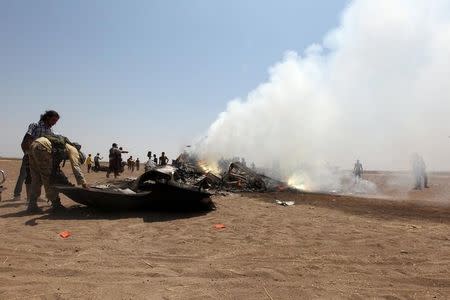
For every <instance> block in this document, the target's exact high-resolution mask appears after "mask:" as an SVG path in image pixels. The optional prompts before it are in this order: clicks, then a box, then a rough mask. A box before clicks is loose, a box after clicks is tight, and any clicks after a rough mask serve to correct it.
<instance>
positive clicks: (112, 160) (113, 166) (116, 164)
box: [106, 143, 122, 178]
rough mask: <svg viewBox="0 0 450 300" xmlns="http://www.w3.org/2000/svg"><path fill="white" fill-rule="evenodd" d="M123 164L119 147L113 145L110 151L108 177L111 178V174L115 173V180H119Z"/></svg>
mask: <svg viewBox="0 0 450 300" xmlns="http://www.w3.org/2000/svg"><path fill="white" fill-rule="evenodd" d="M121 164H122V154H121V152H120V150H119V148H118V147H117V144H116V143H113V144H112V146H111V149H109V168H108V172H106V177H108V178H109V174H111V173H114V178H117V176H119V173H120V169H121V167H122V166H121Z"/></svg>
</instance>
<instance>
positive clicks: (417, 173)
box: [413, 153, 429, 190]
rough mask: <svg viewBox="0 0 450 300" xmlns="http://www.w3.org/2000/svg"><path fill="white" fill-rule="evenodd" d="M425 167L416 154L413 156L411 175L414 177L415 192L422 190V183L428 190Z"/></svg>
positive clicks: (421, 159)
mask: <svg viewBox="0 0 450 300" xmlns="http://www.w3.org/2000/svg"><path fill="white" fill-rule="evenodd" d="M426 169H427V167H426V165H425V162H424V160H423V158H422V156H420V155H419V154H417V153H414V154H413V173H414V177H415V181H416V182H415V186H414V189H415V190H421V189H422V183H423V186H424V187H425V188H429V186H428V176H427V170H426Z"/></svg>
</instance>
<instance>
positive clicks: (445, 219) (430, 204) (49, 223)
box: [0, 160, 450, 299]
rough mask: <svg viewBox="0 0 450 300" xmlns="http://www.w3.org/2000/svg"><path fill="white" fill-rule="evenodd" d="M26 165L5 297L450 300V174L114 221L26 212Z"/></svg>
mask: <svg viewBox="0 0 450 300" xmlns="http://www.w3.org/2000/svg"><path fill="white" fill-rule="evenodd" d="M19 167H20V161H17V160H0V169H3V170H5V171H6V172H7V175H8V179H7V182H6V183H5V184H4V186H5V187H6V188H7V190H6V191H5V192H4V193H3V201H2V202H0V228H1V229H0V298H1V299H16V298H32V299H34V298H37V299H77V298H83V299H86V298H89V299H310V298H352V299H366V298H369V297H370V298H372V297H376V298H386V299H413V298H417V299H435V298H437V299H446V298H450V194H449V191H450V175H449V174H445V173H442V174H432V175H431V176H430V183H431V188H430V189H428V190H422V191H414V192H411V191H410V190H409V187H407V184H406V186H405V185H404V183H405V182H407V181H408V179H407V177H406V175H401V174H400V175H398V174H397V175H394V174H391V173H387V172H371V173H370V174H367V175H366V178H367V179H370V180H372V181H373V182H375V183H377V185H378V187H379V189H380V193H379V195H377V197H361V196H358V197H350V196H337V195H320V194H316V195H314V194H309V195H304V194H299V193H289V192H278V193H266V194H231V195H227V196H214V197H213V201H214V203H215V204H216V207H217V209H216V210H215V211H212V212H199V213H192V212H191V213H186V214H183V213H169V212H152V211H137V212H136V211H135V212H109V213H105V212H99V211H95V210H93V209H91V208H87V207H84V206H81V205H78V204H77V203H75V202H73V201H71V200H70V199H68V198H66V197H64V196H63V197H62V200H63V204H64V205H65V206H66V207H68V208H69V211H68V213H66V214H60V215H52V214H49V213H47V212H44V213H43V214H38V215H27V214H26V213H25V212H24V210H25V200H24V198H25V194H23V195H22V200H18V201H14V200H13V199H12V198H13V197H12V196H13V195H12V191H13V188H14V184H15V181H16V178H17V173H18V171H19ZM65 171H66V174H70V173H71V172H70V169H69V168H67V166H66V169H65ZM141 171H142V170H141ZM137 174H138V173H136V172H135V173H134V174H130V173H129V171H126V172H125V174H124V176H123V177H129V176H136V175H137ZM71 176H72V175H71ZM402 176H403V177H402ZM104 177H105V173H89V174H86V178H87V180H88V182H89V183H91V184H93V183H95V182H98V181H102V180H104ZM394 177H396V178H394ZM397 177H398V178H400V179H398V178H397ZM393 178H394V179H393ZM401 178H403V179H401ZM405 178H406V179H405ZM402 181H403V182H402ZM72 182H74V180H73V177H72ZM400 183H401V184H400ZM42 198H45V196H44V195H43V196H42ZM275 199H279V200H294V201H295V205H294V206H288V207H284V206H280V205H276V204H275V203H274V201H275ZM39 206H41V207H43V208H44V209H45V210H47V209H48V208H49V205H48V203H47V202H46V201H41V202H39ZM215 224H224V225H225V228H223V229H216V228H214V225H215ZM64 230H68V231H70V232H71V233H72V235H71V236H70V237H69V238H66V239H63V238H61V237H60V236H59V233H60V232H62V231H64Z"/></svg>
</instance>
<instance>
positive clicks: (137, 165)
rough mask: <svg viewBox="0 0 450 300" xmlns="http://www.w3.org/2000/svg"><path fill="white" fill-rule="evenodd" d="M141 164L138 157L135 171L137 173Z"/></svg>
mask: <svg viewBox="0 0 450 300" xmlns="http://www.w3.org/2000/svg"><path fill="white" fill-rule="evenodd" d="M140 164H141V162H140V161H139V157H138V158H136V171H139V167H140Z"/></svg>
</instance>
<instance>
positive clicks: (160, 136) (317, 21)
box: [0, 0, 347, 160]
mask: <svg viewBox="0 0 450 300" xmlns="http://www.w3.org/2000/svg"><path fill="white" fill-rule="evenodd" d="M346 4H347V1H345V0H333V1H329V0H320V1H319V0H316V1H309V0H308V1H300V0H292V1H256V0H246V1H241V0H239V1H238V0H229V1H206V0H203V1H193V0H191V1H181V0H180V1H167V0H164V1H110V0H108V1H60V0H54V1H49V0H40V1H25V0H10V1H7V0H4V1H0V28H1V29H0V41H1V47H0V70H1V72H0V105H1V110H0V117H1V126H2V130H1V131H0V140H1V147H0V156H20V155H21V151H20V147H19V144H20V141H21V138H22V137H23V134H24V132H25V130H26V128H27V125H28V124H29V123H31V122H36V121H37V120H38V118H39V115H40V114H41V113H42V112H43V111H44V110H46V109H55V110H57V111H58V112H59V113H60V114H61V120H60V122H59V123H58V124H57V126H55V128H54V129H55V131H57V132H59V133H61V134H63V135H66V136H68V137H69V138H70V139H72V140H74V141H78V142H80V143H81V144H82V145H83V148H84V150H85V152H88V153H95V152H100V153H102V154H103V155H104V156H106V155H107V150H108V148H109V147H110V145H111V143H112V142H117V143H118V144H119V145H122V146H123V147H124V148H126V149H129V150H130V151H131V154H132V155H133V156H138V157H140V158H141V160H144V158H145V154H146V152H147V151H148V150H152V151H154V152H155V151H156V152H158V153H160V152H161V151H164V150H165V151H166V152H168V154H169V157H170V158H174V157H175V156H176V155H177V154H178V153H179V151H180V150H181V149H182V147H183V145H186V144H190V143H191V141H192V140H193V139H195V138H196V137H198V136H201V135H202V134H204V133H205V132H207V130H208V127H209V126H210V125H211V124H212V123H213V122H214V120H215V119H216V118H217V116H218V114H219V113H220V112H222V111H224V110H225V109H226V104H227V102H228V101H229V100H231V99H233V98H235V97H245V96H246V95H247V93H248V92H250V91H251V90H253V89H254V88H255V87H256V86H257V85H258V84H259V83H261V82H263V81H265V80H267V78H268V77H269V76H268V71H267V70H268V68H269V67H270V66H271V65H273V64H274V63H276V62H277V61H280V60H281V59H282V57H283V54H284V53H285V52H286V51H287V50H294V51H299V52H301V51H303V50H304V48H305V47H307V46H308V45H310V44H312V43H315V42H320V40H321V39H322V37H323V36H324V34H325V33H326V32H328V31H329V30H330V29H331V28H333V27H335V26H336V25H337V24H338V20H339V15H340V12H341V11H343V9H344V7H345V6H346Z"/></svg>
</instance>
